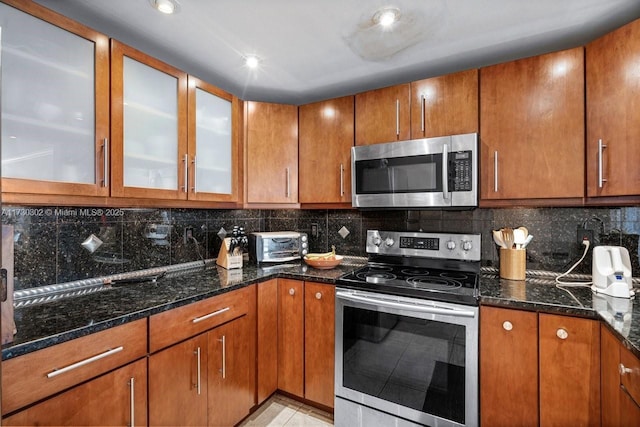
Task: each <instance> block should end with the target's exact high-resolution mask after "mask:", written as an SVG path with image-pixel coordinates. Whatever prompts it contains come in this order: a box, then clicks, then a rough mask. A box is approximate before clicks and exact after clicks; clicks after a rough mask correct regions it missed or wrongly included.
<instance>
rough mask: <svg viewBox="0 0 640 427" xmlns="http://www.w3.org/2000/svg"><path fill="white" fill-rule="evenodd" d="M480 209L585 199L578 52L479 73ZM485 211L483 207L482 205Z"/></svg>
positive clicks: (581, 73)
mask: <svg viewBox="0 0 640 427" xmlns="http://www.w3.org/2000/svg"><path fill="white" fill-rule="evenodd" d="M480 123H481V128H482V131H481V135H480V142H481V146H482V147H481V168H480V169H481V179H480V184H481V205H482V204H483V203H482V202H483V201H490V200H493V199H556V198H562V199H575V200H576V203H581V200H582V198H583V197H584V194H585V190H584V188H585V187H584V151H585V150H584V49H583V48H582V47H579V48H575V49H570V50H565V51H560V52H555V53H550V54H546V55H541V56H536V57H532V58H526V59H521V60H518V61H512V62H507V63H504V64H498V65H494V66H491V67H487V68H482V69H481V70H480ZM485 206H486V204H485Z"/></svg>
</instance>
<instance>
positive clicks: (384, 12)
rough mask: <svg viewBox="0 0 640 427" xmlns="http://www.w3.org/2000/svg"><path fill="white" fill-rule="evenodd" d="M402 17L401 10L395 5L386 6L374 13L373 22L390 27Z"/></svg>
mask: <svg viewBox="0 0 640 427" xmlns="http://www.w3.org/2000/svg"><path fill="white" fill-rule="evenodd" d="M399 17H400V10H399V9H396V8H394V7H386V8H384V9H380V10H378V11H376V13H375V14H374V15H373V22H375V23H376V24H379V25H380V26H382V27H383V28H388V27H390V26H391V25H393V23H394V22H396V21H397V20H398V18H399Z"/></svg>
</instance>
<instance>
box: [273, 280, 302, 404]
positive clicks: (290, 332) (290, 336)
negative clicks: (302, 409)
mask: <svg viewBox="0 0 640 427" xmlns="http://www.w3.org/2000/svg"><path fill="white" fill-rule="evenodd" d="M278 389H280V390H282V391H286V392H287V393H291V394H293V395H295V396H299V397H304V282H301V281H298V280H290V279H278Z"/></svg>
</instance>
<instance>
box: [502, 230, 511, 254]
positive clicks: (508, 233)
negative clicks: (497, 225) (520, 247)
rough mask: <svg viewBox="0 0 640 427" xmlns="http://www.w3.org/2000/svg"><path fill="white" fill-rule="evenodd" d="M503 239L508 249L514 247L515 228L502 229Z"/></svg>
mask: <svg viewBox="0 0 640 427" xmlns="http://www.w3.org/2000/svg"><path fill="white" fill-rule="evenodd" d="M502 240H503V241H504V244H505V246H504V247H505V248H506V249H513V228H509V227H506V228H503V229H502Z"/></svg>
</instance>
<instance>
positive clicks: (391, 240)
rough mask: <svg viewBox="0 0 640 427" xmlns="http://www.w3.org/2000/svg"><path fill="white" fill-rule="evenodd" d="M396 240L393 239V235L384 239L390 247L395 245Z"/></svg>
mask: <svg viewBox="0 0 640 427" xmlns="http://www.w3.org/2000/svg"><path fill="white" fill-rule="evenodd" d="M394 243H395V242H394V241H393V239H392V238H391V237H387V238H386V239H385V240H384V244H385V245H387V247H388V248H390V247H391V246H393V244H394Z"/></svg>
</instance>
